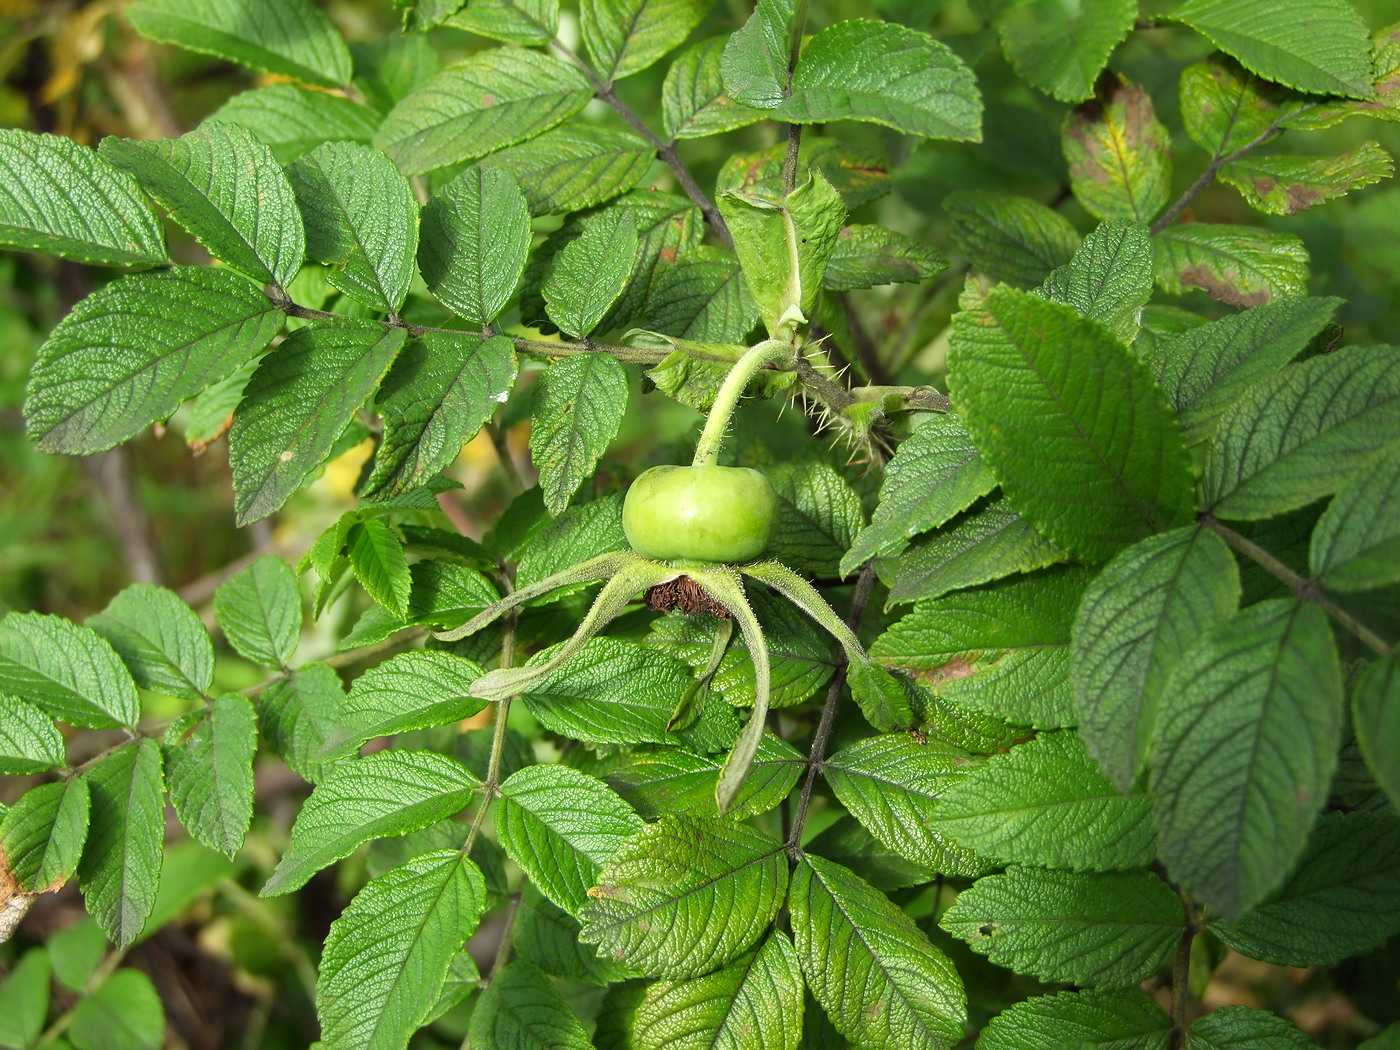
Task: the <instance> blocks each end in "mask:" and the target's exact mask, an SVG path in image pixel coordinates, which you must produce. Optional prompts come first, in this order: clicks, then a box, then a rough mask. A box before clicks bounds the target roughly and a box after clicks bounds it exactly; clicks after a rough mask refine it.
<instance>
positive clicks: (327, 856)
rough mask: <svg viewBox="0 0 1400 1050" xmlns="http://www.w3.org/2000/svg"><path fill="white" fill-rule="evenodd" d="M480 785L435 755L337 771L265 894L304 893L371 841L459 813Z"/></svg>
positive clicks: (373, 761)
mask: <svg viewBox="0 0 1400 1050" xmlns="http://www.w3.org/2000/svg"><path fill="white" fill-rule="evenodd" d="M479 786H480V781H478V780H477V779H476V777H474V776H472V775H471V773H470V772H469V771H468V770H467V769H466V767H465V766H463V765H462V764H461V763H459V762H455V761H453V760H452V759H450V758H447V757H446V756H443V755H439V754H436V753H434V752H431V751H404V750H394V751H380V752H377V753H376V754H373V755H370V756H369V757H367V758H361V759H357V760H354V761H350V762H344V763H341V764H339V765H337V766H335V767H334V768H333V769H331V771H330V772H329V773H328V774H327V775H326V776H325V777H324V778H322V779H321V781H320V782H319V783H318V784H317V785H316V789H315V790H314V791H312V792H311V796H310V797H309V798H308V799H307V800H306V804H305V805H303V806H302V809H301V812H300V813H298V814H297V819H296V823H295V824H293V825H292V838H291V842H290V843H289V844H288V846H287V850H286V852H285V853H283V854H282V860H281V861H280V862H279V863H278V865H277V870H276V871H274V872H273V873H272V877H271V878H270V879H268V880H267V885H265V886H264V887H263V888H262V895H263V896H265V897H271V896H276V895H277V894H280V893H288V892H290V891H292V890H295V889H298V888H299V887H301V886H303V885H305V884H306V881H307V880H308V879H309V878H311V876H312V875H314V874H316V872H318V871H320V870H321V869H322V868H324V867H326V866H328V865H330V864H334V863H335V862H336V861H338V860H340V859H341V858H342V857H348V856H349V855H350V854H351V853H353V852H354V851H355V850H356V849H357V848H358V847H359V846H360V845H361V844H363V843H365V842H368V841H370V840H371V839H376V838H382V837H384V836H387V835H404V834H407V833H408V832H410V831H417V830H418V829H419V828H426V827H427V826H428V825H429V824H436V823H437V822H438V821H439V820H443V819H445V818H447V817H450V816H452V815H453V814H454V813H458V812H460V811H461V810H462V809H464V808H465V807H466V805H467V803H468V802H470V801H471V798H472V796H473V795H474V794H475V793H476V790H477V788H478V787H479Z"/></svg>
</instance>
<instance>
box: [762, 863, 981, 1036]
mask: <svg viewBox="0 0 1400 1050" xmlns="http://www.w3.org/2000/svg"><path fill="white" fill-rule="evenodd" d="M788 906H789V907H790V908H791V909H792V920H791V921H792V939H793V943H794V944H795V946H796V948H797V958H798V962H799V963H800V964H801V966H802V973H803V976H805V977H806V978H807V986H808V987H809V988H810V989H811V990H812V994H813V995H814V996H815V997H816V999H817V1002H819V1003H821V1005H822V1007H823V1008H824V1009H825V1010H826V1013H827V1016H828V1017H830V1018H831V1022H832V1024H834V1025H835V1026H836V1029H837V1030H838V1031H839V1032H841V1034H842V1035H844V1036H846V1037H847V1038H848V1039H851V1040H855V1041H857V1042H859V1043H860V1044H861V1045H866V1046H899V1047H908V1048H910V1050H949V1048H951V1047H953V1046H955V1045H956V1044H957V1043H958V1042H959V1041H960V1040H961V1039H962V1037H963V1029H964V1025H965V1024H966V1021H967V999H966V996H965V995H964V993H963V988H962V981H960V980H959V979H958V973H957V971H956V970H955V969H954V968H953V964H952V963H951V962H949V960H948V958H947V956H945V955H944V954H943V953H942V952H941V951H939V950H938V949H937V948H935V947H934V946H933V945H931V944H930V943H929V941H928V938H927V937H926V936H924V933H923V931H922V930H920V929H919V928H918V927H917V926H915V925H914V921H913V920H912V919H911V918H909V916H908V915H907V914H905V912H904V911H903V910H902V909H900V908H899V907H897V906H896V905H894V904H892V903H891V902H890V899H889V898H888V897H886V896H885V895H884V894H883V893H881V892H879V891H878V890H876V889H875V888H874V887H872V886H870V885H869V884H868V883H867V882H865V881H864V880H863V879H859V878H857V877H856V876H855V875H853V874H851V873H850V872H849V871H847V870H846V869H845V868H843V867H841V866H840V865H839V864H833V863H832V862H831V861H829V860H823V859H822V858H821V857H815V856H811V855H810V854H809V855H806V856H804V857H803V858H802V859H801V860H800V861H799V862H798V864H797V867H796V869H795V870H794V871H793V877H792V891H791V896H790V900H789V905H788Z"/></svg>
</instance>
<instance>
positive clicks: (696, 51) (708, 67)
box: [661, 30, 765, 142]
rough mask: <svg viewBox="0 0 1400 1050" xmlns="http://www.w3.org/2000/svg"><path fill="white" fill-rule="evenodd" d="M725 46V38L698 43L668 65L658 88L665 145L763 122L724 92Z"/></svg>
mask: <svg viewBox="0 0 1400 1050" xmlns="http://www.w3.org/2000/svg"><path fill="white" fill-rule="evenodd" d="M740 32H742V30H740ZM736 35H737V34H736ZM727 44H728V39H727V38H725V37H713V38H711V39H709V40H702V41H700V43H698V44H693V45H692V46H690V47H688V48H686V49H685V50H684V51H682V52H681V53H680V54H679V55H678V56H677V57H676V60H675V61H674V62H672V63H671V68H670V69H669V70H667V72H666V82H665V83H664V84H663V85H662V86H661V119H662V124H663V126H664V128H665V131H666V138H667V140H668V141H671V142H674V141H676V140H677V139H698V138H704V137H706V136H707V135H718V134H720V133H721V132H725V131H734V130H735V129H736V128H742V127H747V126H748V125H750V124H754V123H756V122H758V121H760V120H763V119H764V116H765V114H764V113H763V111H762V110H756V109H751V108H750V107H748V106H745V105H743V104H742V103H740V102H738V101H736V100H735V99H733V98H731V97H730V95H729V93H728V92H727V91H725V89H724V76H723V73H722V72H721V62H722V58H721V56H722V55H723V53H724V51H725V48H726V46H727Z"/></svg>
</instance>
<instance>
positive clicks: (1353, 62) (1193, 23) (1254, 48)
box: [1165, 0, 1375, 98]
mask: <svg viewBox="0 0 1400 1050" xmlns="http://www.w3.org/2000/svg"><path fill="white" fill-rule="evenodd" d="M1298 14H1299V15H1300V16H1301V17H1295V18H1279V17H1278V9H1277V8H1276V7H1274V6H1273V5H1272V4H1271V3H1269V2H1268V0H1243V2H1241V0H1186V3H1184V4H1182V5H1181V6H1180V7H1178V8H1176V9H1175V10H1173V11H1172V12H1171V13H1170V14H1167V15H1166V16H1165V17H1167V18H1169V19H1171V20H1172V21H1176V22H1185V23H1186V24H1187V25H1189V26H1190V27H1191V28H1192V29H1195V30H1196V31H1197V32H1199V33H1201V34H1203V35H1205V36H1207V37H1209V38H1210V40H1211V41H1212V43H1214V44H1215V46H1216V47H1218V48H1220V50H1222V51H1224V52H1226V53H1227V54H1230V55H1233V56H1234V57H1235V58H1237V59H1239V60H1240V62H1241V63H1242V64H1243V65H1244V67H1245V68H1246V69H1248V70H1249V71H1250V72H1252V73H1257V74H1258V75H1259V76H1261V77H1263V78H1264V79H1265V80H1273V81H1276V82H1278V83H1280V84H1284V85H1287V86H1288V87H1291V88H1296V89H1297V90H1299V91H1310V92H1313V93H1315V94H1318V95H1345V96H1347V97H1349V98H1371V97H1373V96H1374V94H1375V90H1374V88H1373V86H1372V83H1371V41H1370V39H1369V37H1368V35H1367V32H1366V23H1365V22H1363V21H1362V20H1361V17H1360V15H1359V14H1358V13H1357V11H1356V8H1355V7H1353V6H1352V5H1351V4H1349V3H1347V2H1346V0H1308V4H1307V6H1306V8H1305V9H1304V10H1302V11H1300V12H1298Z"/></svg>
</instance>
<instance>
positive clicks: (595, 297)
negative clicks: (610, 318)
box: [541, 208, 637, 339]
mask: <svg viewBox="0 0 1400 1050" xmlns="http://www.w3.org/2000/svg"><path fill="white" fill-rule="evenodd" d="M636 261H637V228H636V227H635V226H634V225H633V222H632V217H631V216H630V215H628V214H627V212H625V211H622V210H620V209H616V208H610V209H608V210H606V211H603V212H600V213H598V215H596V216H594V218H593V220H592V221H591V222H589V224H588V225H587V226H586V227H585V228H584V231H583V233H582V235H580V236H579V237H578V238H577V239H576V240H573V241H570V242H569V243H568V244H567V245H565V246H564V248H563V250H561V251H560V252H559V254H558V255H556V256H555V257H554V262H553V265H552V266H551V267H550V271H549V276H548V278H546V279H545V282H544V286H543V288H542V289H541V291H542V292H543V293H544V299H545V304H546V308H547V310H548V312H549V319H550V320H551V321H553V322H554V323H555V324H557V325H558V326H559V327H560V328H561V329H562V330H563V331H564V332H566V333H567V334H568V335H570V336H573V337H574V338H575V339H582V338H584V337H586V336H587V335H589V334H590V333H591V332H592V331H593V329H595V328H596V327H598V322H600V321H601V320H602V319H603V318H604V317H605V316H606V315H607V312H608V308H609V307H610V306H612V304H613V303H615V302H617V297H618V296H619V295H621V294H622V289H623V288H624V287H625V286H626V284H627V280H628V278H629V277H631V276H632V268H633V266H634V265H635V264H636Z"/></svg>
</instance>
